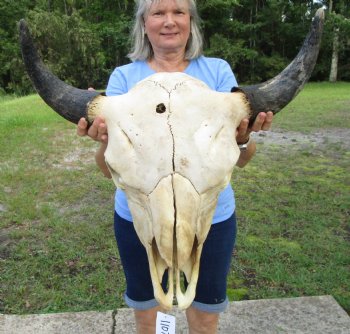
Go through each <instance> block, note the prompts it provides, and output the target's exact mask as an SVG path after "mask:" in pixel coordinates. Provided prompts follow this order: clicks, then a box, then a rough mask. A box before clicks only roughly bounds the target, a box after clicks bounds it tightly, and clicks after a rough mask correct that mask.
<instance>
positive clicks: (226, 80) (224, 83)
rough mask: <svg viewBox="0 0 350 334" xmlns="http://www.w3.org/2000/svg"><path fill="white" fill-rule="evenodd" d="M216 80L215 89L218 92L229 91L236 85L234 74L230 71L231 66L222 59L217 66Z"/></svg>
mask: <svg viewBox="0 0 350 334" xmlns="http://www.w3.org/2000/svg"><path fill="white" fill-rule="evenodd" d="M218 67H219V68H218V73H219V75H218V80H217V89H216V90H217V91H218V92H231V89H232V88H233V87H237V86H238V83H237V80H236V77H235V75H234V74H233V72H232V69H231V66H230V65H229V64H228V63H227V62H226V61H225V60H222V59H221V61H220V63H219V66H218Z"/></svg>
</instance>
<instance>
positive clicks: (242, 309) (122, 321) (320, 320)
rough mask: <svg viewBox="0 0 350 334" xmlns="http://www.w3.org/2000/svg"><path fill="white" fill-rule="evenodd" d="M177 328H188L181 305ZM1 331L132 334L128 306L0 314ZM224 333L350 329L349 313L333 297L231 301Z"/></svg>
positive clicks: (338, 333)
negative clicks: (70, 311) (124, 307)
mask: <svg viewBox="0 0 350 334" xmlns="http://www.w3.org/2000/svg"><path fill="white" fill-rule="evenodd" d="M170 313H171V314H173V315H175V316H176V333H178V334H184V333H187V332H188V331H187V326H186V321H185V315H184V313H183V312H181V311H179V310H174V311H173V312H170ZM0 333H1V334H126V333H127V334H131V333H135V324H134V320H133V313H132V311H131V310H130V309H118V310H116V311H107V312H78V313H58V314H40V315H23V316H21V315H0ZM219 333H223V334H238V333H239V334H282V333H288V334H350V317H349V316H348V315H347V313H346V312H345V311H344V310H343V309H342V308H341V307H340V306H339V304H337V302H336V301H335V299H334V298H333V297H331V296H320V297H301V298H288V299H265V300H250V301H241V302H232V303H230V306H229V308H228V309H227V311H226V312H225V313H223V315H222V317H221V320H220V330H219Z"/></svg>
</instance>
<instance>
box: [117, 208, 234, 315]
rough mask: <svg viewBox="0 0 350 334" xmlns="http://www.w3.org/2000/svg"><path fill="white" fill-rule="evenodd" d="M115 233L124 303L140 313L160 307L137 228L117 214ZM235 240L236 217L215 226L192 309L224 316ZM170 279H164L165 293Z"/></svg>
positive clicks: (201, 268) (205, 244)
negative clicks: (123, 275) (121, 267)
mask: <svg viewBox="0 0 350 334" xmlns="http://www.w3.org/2000/svg"><path fill="white" fill-rule="evenodd" d="M114 231H115V236H116V240H117V245H118V249H119V255H120V259H121V262H122V265H123V268H124V274H125V278H126V292H125V295H124V298H125V302H126V304H127V305H128V306H129V307H132V308H134V309H137V310H147V309H149V308H152V307H155V306H157V305H158V302H157V301H156V300H155V298H154V294H153V287H152V281H151V276H150V272H149V266H148V259H147V254H146V250H145V248H144V246H143V245H142V243H141V242H140V240H139V238H138V236H137V234H136V232H135V229H134V224H133V223H131V222H129V221H127V220H125V219H123V218H121V217H120V216H119V215H118V214H117V213H116V212H115V214H114ZM235 239H236V217H235V214H233V215H232V216H231V217H230V218H229V219H227V220H225V221H223V222H221V223H216V224H213V225H212V226H211V228H210V231H209V234H208V237H207V239H206V241H205V242H204V246H203V251H202V255H201V262H200V267H199V268H200V269H199V278H198V283H197V289H196V297H195V299H194V301H193V303H192V306H193V307H195V308H197V309H199V310H201V311H204V312H210V313H219V312H223V311H224V310H225V309H226V307H227V304H228V299H227V295H226V283H227V275H228V273H229V269H230V264H231V258H232V252H233V248H234V244H235ZM166 284H167V277H166V275H164V278H163V284H162V285H163V289H164V291H166Z"/></svg>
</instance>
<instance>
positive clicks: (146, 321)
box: [134, 306, 162, 334]
mask: <svg viewBox="0 0 350 334" xmlns="http://www.w3.org/2000/svg"><path fill="white" fill-rule="evenodd" d="M157 311H160V312H162V309H161V307H160V306H156V307H153V308H151V309H148V310H145V311H139V310H134V314H135V321H136V332H137V333H138V334H155V332H156V319H157Z"/></svg>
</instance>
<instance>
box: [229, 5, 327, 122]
mask: <svg viewBox="0 0 350 334" xmlns="http://www.w3.org/2000/svg"><path fill="white" fill-rule="evenodd" d="M324 17H325V13H324V9H322V8H320V9H318V10H317V11H316V14H315V16H314V18H313V21H312V23H311V28H310V31H309V34H308V35H307V36H306V38H305V40H304V43H303V45H302V47H301V49H300V51H299V53H298V54H297V55H296V57H295V58H294V60H293V61H292V62H291V63H290V64H289V65H288V66H287V67H286V68H285V69H284V70H283V71H282V72H281V73H279V74H278V75H277V76H275V77H274V78H272V79H270V80H268V81H266V82H263V83H261V84H256V85H251V86H245V87H240V88H239V91H241V92H243V93H244V95H245V96H246V99H247V103H248V104H249V106H250V110H251V115H250V124H252V123H253V122H254V120H255V118H256V116H257V115H258V114H259V113H260V112H267V111H272V112H273V113H274V114H276V113H277V112H279V111H280V110H281V109H283V108H284V107H285V106H286V105H287V104H288V103H289V102H290V101H292V100H293V99H294V98H295V96H296V95H297V94H298V93H299V92H300V90H301V89H302V88H303V86H304V84H305V83H306V82H307V81H308V79H309V78H310V76H311V73H312V71H313V69H314V66H315V64H316V60H317V56H318V52H319V48H320V44H321V36H322V31H323V23H324ZM234 91H237V88H233V92H234Z"/></svg>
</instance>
